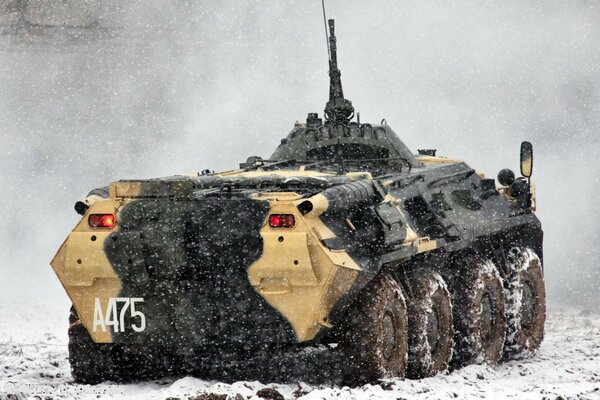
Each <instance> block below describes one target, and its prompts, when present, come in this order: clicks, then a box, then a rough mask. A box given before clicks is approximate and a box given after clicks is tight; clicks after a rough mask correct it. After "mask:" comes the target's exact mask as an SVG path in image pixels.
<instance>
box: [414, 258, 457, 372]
mask: <svg viewBox="0 0 600 400" xmlns="http://www.w3.org/2000/svg"><path fill="white" fill-rule="evenodd" d="M409 282H410V289H411V295H412V297H411V298H410V299H409V301H408V323H409V329H408V345H409V350H408V364H407V369H406V376H407V378H410V379H419V378H425V377H430V376H434V375H436V374H437V373H439V372H442V371H445V370H446V369H448V365H449V363H450V360H451V358H452V343H453V342H452V339H453V336H454V329H453V325H452V322H453V321H452V302H451V299H450V292H449V291H448V288H447V287H446V283H445V282H444V280H443V279H442V277H441V276H440V275H439V274H438V273H437V272H434V271H432V270H429V269H417V270H414V271H412V272H411V273H410V274H409Z"/></svg>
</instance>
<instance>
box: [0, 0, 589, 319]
mask: <svg viewBox="0 0 600 400" xmlns="http://www.w3.org/2000/svg"><path fill="white" fill-rule="evenodd" d="M17 3H18V2H16V1H9V0H0V152H1V153H0V154H1V156H0V185H1V187H2V202H1V203H0V212H2V227H1V229H0V256H1V257H0V300H2V299H3V298H4V297H12V298H15V297H17V298H18V297H23V298H27V299H36V300H38V301H56V302H65V303H66V302H67V298H66V295H65V294H64V292H63V290H62V288H61V287H60V283H59V282H58V280H57V279H56V277H55V276H54V274H53V272H52V270H51V268H50V266H49V265H48V263H49V261H50V260H51V259H52V257H53V256H54V252H55V251H56V250H57V249H58V247H59V246H60V244H61V242H62V241H63V240H64V239H65V238H66V236H67V235H68V233H69V231H70V230H71V229H72V227H73V226H74V225H75V223H76V222H77V220H78V216H77V215H76V214H75V212H74V211H73V203H74V202H75V201H76V200H77V199H79V198H81V197H82V196H84V195H85V194H86V193H87V192H88V191H89V190H90V189H92V188H94V187H98V186H101V185H105V184H107V183H108V182H110V181H114V180H117V179H121V178H148V177H155V176H166V175H172V174H176V173H183V172H191V171H199V170H202V169H206V168H210V169H215V170H218V169H226V168H232V167H235V166H236V165H237V163H239V162H240V161H244V160H245V159H246V157H247V156H249V155H261V156H264V157H268V156H269V155H270V154H271V153H272V151H273V150H274V148H275V147H276V145H277V144H278V142H279V140H280V139H281V138H282V137H284V136H285V135H286V134H287V133H288V132H289V130H291V128H292V127H293V123H294V122H295V121H296V120H302V119H305V118H306V114H307V113H308V112H319V113H320V114H321V113H322V110H323V108H324V105H325V102H326V100H327V96H328V76H327V51H326V47H325V36H324V28H323V18H322V14H321V4H320V2H319V1H316V0H315V1H310V2H307V1H277V2H274V1H252V2H243V3H242V2H239V1H218V2H217V1H215V2H210V3H208V4H200V2H194V1H167V0H165V1H158V0H149V1H148V0H145V1H142V0H137V1H128V2H117V1H104V2H100V1H98V2H94V1H86V2H84V1H74V0H71V1H68V2H64V1H62V0H61V1H55V0H51V1H46V2H42V1H36V0H30V1H29V2H28V4H29V6H28V8H26V9H19V7H18V5H17ZM327 11H328V17H334V18H335V19H336V29H337V35H338V50H339V57H338V60H339V65H340V68H341V71H342V82H343V86H344V93H345V95H346V97H347V98H349V99H350V100H352V101H353V103H354V106H355V108H356V110H357V111H359V112H360V113H361V121H363V122H379V121H380V120H381V119H382V118H386V119H387V121H388V123H389V125H390V126H391V127H392V128H393V129H394V130H395V131H396V132H397V133H398V134H399V135H400V136H401V138H402V139H403V140H404V141H405V142H406V143H407V145H408V146H409V147H411V148H412V149H413V150H415V149H417V148H437V149H438V154H441V155H447V156H451V157H457V158H461V159H465V160H467V161H468V163H469V164H470V165H471V166H472V167H474V168H476V169H478V170H481V171H483V172H485V173H486V174H488V175H489V176H492V177H495V176H496V174H497V172H498V171H499V170H500V169H502V168H504V167H510V168H513V169H514V170H517V169H518V149H519V143H520V141H521V140H524V139H526V140H530V141H531V142H533V144H534V150H535V158H534V160H535V161H534V179H535V181H536V182H537V188H538V205H539V212H538V215H539V217H540V219H541V220H542V223H543V224H544V230H545V253H546V259H545V261H546V265H545V267H546V279H547V286H548V293H549V300H550V303H551V304H554V305H557V304H560V303H569V304H571V305H575V306H578V307H590V306H593V305H595V304H596V297H597V293H598V290H600V266H599V263H600V262H599V250H598V248H599V247H598V242H599V241H600V234H599V232H600V229H599V228H598V227H599V224H600V217H599V213H598V211H597V207H596V206H595V205H594V203H595V202H597V201H598V199H599V197H600V196H599V195H600V180H599V177H600V173H599V172H598V159H599V157H600V134H599V132H600V95H599V89H600V40H598V38H600V3H598V2H596V1H564V0H560V1H559V0H557V1H528V2H523V1H460V2H456V3H454V2H450V1H436V2H422V1H403V2H398V1H381V2H376V3H375V2H366V1H362V2H359V1H343V2H342V1H331V0H329V1H328V2H327ZM65 27H66V28H65Z"/></svg>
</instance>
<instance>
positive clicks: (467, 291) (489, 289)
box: [451, 256, 506, 368]
mask: <svg viewBox="0 0 600 400" xmlns="http://www.w3.org/2000/svg"><path fill="white" fill-rule="evenodd" d="M459 264H462V265H459V269H457V270H456V272H457V273H458V274H459V275H458V276H455V278H454V279H453V284H452V288H451V293H452V303H453V305H454V309H453V310H454V315H453V316H454V356H453V359H452V366H453V367H454V368H458V367H463V366H465V365H468V364H473V363H476V364H480V363H488V364H495V363H497V362H498V361H499V360H500V358H501V356H502V352H503V349H504V339H505V336H506V317H505V308H504V304H505V302H504V288H503V282H502V279H501V278H500V274H499V273H498V269H497V268H496V266H495V265H494V264H493V263H492V262H491V261H490V260H488V259H485V258H481V257H477V256H474V257H468V258H465V259H463V260H462V262H459ZM486 298H487V299H489V303H490V307H489V308H490V314H489V317H490V326H489V327H488V329H486V328H485V327H484V326H483V322H484V321H485V319H484V318H483V317H484V314H483V311H484V310H483V309H484V307H483V306H484V301H485V299H486Z"/></svg>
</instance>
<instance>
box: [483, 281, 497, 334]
mask: <svg viewBox="0 0 600 400" xmlns="http://www.w3.org/2000/svg"><path fill="white" fill-rule="evenodd" d="M495 325H496V320H495V316H494V305H493V301H492V298H491V296H490V294H489V293H485V294H484V295H483V298H482V299H481V322H480V327H481V336H482V338H483V340H484V343H489V342H490V339H491V338H492V335H493V332H494V327H495Z"/></svg>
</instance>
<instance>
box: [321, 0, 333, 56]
mask: <svg viewBox="0 0 600 400" xmlns="http://www.w3.org/2000/svg"><path fill="white" fill-rule="evenodd" d="M321 5H322V6H323V26H324V27H325V45H326V46H327V59H328V60H329V63H330V64H331V51H330V50H329V35H328V34H327V17H326V16H325V0H321Z"/></svg>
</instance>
